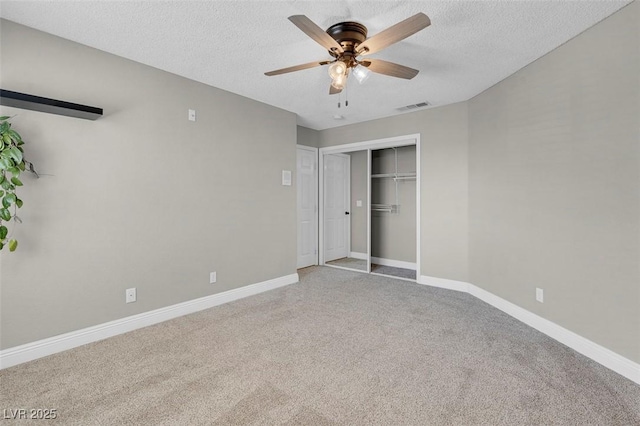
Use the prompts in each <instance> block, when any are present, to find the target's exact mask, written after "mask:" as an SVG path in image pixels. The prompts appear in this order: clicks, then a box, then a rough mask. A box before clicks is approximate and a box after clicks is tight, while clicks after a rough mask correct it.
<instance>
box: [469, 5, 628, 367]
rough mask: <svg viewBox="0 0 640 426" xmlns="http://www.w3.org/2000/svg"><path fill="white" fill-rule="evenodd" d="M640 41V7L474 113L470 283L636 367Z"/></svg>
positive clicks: (554, 56)
mask: <svg viewBox="0 0 640 426" xmlns="http://www.w3.org/2000/svg"><path fill="white" fill-rule="evenodd" d="M639 40H640V3H638V2H634V3H632V4H631V5H630V6H628V7H626V8H624V9H622V10H621V11H620V12H618V13H616V14H614V15H613V16H611V17H610V18H608V19H606V20H604V21H603V22H601V23H600V24H598V25H596V26H595V27H593V28H591V29H589V30H587V31H586V32H584V33H582V34H581V35H579V36H578V37H576V38H575V39H573V40H571V41H569V42H568V43H566V44H565V45H563V46H561V47H560V48H558V49H556V50H554V51H553V52H551V53H549V54H548V55H546V56H544V57H543V58H541V59H539V60H538V61H536V62H534V63H533V64H531V65H529V66H528V67H526V68H524V69H523V70H521V71H519V72H518V73H516V74H514V75H513V76H511V77H509V78H508V79H506V80H504V81H503V82H501V83H500V84H498V85H496V86H494V87H492V88H491V89H489V90H487V91H486V92H485V93H483V94H481V95H479V96H477V97H476V98H474V99H473V100H472V101H471V102H470V103H469V129H470V130H469V135H470V139H469V147H470V148H469V170H470V172H469V194H470V202H469V208H470V210H469V211H470V233H469V235H470V238H469V241H470V274H469V278H470V281H471V282H472V283H473V284H475V285H478V286H480V287H482V288H484V289H486V290H488V291H490V292H491V293H494V294H496V295H498V296H500V297H503V298H505V299H507V300H509V301H511V302H513V303H515V304H517V305H519V306H522V307H524V308H525V309H527V310H529V311H531V312H534V313H536V314H538V315H540V316H542V317H544V318H547V319H549V320H551V321H553V322H555V323H557V324H559V325H561V326H563V327H566V328H568V329H569V330H572V331H574V332H576V333H578V334H580V335H581V336H584V337H586V338H588V339H591V340H593V341H594V342H596V343H599V344H601V345H603V346H605V347H607V348H609V349H611V350H613V351H615V352H617V353H619V354H621V355H623V356H625V357H627V358H629V359H631V360H634V361H636V362H640V266H639V265H640V173H639V165H640V41H639ZM536 287H540V288H543V289H544V294H545V301H544V304H541V303H537V302H536V301H535V288H536Z"/></svg>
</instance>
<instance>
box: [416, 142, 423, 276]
mask: <svg viewBox="0 0 640 426" xmlns="http://www.w3.org/2000/svg"><path fill="white" fill-rule="evenodd" d="M415 138H416V278H417V277H419V276H420V272H421V271H420V265H421V262H422V259H421V257H420V256H421V253H422V251H421V249H420V246H421V244H422V233H421V232H422V230H421V227H420V223H421V221H422V216H421V214H422V212H421V210H420V209H421V204H422V201H421V197H422V193H421V192H420V191H421V189H420V182H421V181H422V174H421V173H422V158H421V157H420V156H421V154H420V133H416V134H415Z"/></svg>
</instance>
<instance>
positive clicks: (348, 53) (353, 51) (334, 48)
mask: <svg viewBox="0 0 640 426" xmlns="http://www.w3.org/2000/svg"><path fill="white" fill-rule="evenodd" d="M289 20H290V21H291V22H292V23H293V24H294V25H295V26H297V27H298V28H299V29H300V30H301V31H302V32H304V33H305V34H306V35H308V36H309V37H310V38H312V39H313V40H314V41H315V42H316V43H318V44H320V45H321V46H322V47H324V48H325V49H327V51H328V52H329V55H331V56H332V57H333V58H334V59H333V60H326V61H316V62H309V63H307V64H301V65H296V66H292V67H287V68H282V69H279V70H275V71H269V72H266V73H265V75H267V76H273V75H280V74H286V73H289V72H294V71H300V70H303V69H307V68H313V67H316V66H321V65H327V64H331V65H329V70H328V71H329V76H330V77H331V85H330V86H329V94H330V95H334V94H337V93H340V92H342V90H343V89H344V87H345V85H346V83H347V78H348V77H349V72H350V71H351V73H352V74H353V75H354V77H355V78H356V80H358V83H360V84H362V83H364V82H365V81H366V80H367V79H368V78H369V76H370V74H371V72H375V73H378V74H384V75H388V76H391V77H397V78H404V79H407V80H410V79H412V78H413V77H415V76H416V75H417V74H418V72H419V71H418V70H415V69H413V68H409V67H406V66H404V65H399V64H395V63H393V62H388V61H383V60H381V59H366V60H359V59H358V57H359V56H364V55H368V54H370V53H375V52H378V51H380V50H382V49H384V48H386V47H388V46H390V45H392V44H394V43H397V42H399V41H401V40H404V39H405V38H407V37H409V36H411V35H413V34H415V33H417V32H418V31H420V30H423V29H424V28H426V27H428V26H429V25H431V20H430V19H429V17H428V16H427V15H425V14H424V13H417V14H415V15H413V16H412V17H410V18H407V19H405V20H404V21H401V22H399V23H397V24H395V25H393V26H391V27H389V28H387V29H386V30H384V31H382V32H380V33H378V34H376V35H375V36H373V37H370V38H367V27H365V26H364V25H362V24H360V23H358V22H352V21H347V22H340V23H337V24H334V25H332V26H330V27H329V28H328V29H327V30H326V31H323V30H322V28H320V27H319V26H318V25H316V24H315V23H314V22H313V21H311V20H310V19H309V18H307V17H306V16H304V15H294V16H290V17H289Z"/></svg>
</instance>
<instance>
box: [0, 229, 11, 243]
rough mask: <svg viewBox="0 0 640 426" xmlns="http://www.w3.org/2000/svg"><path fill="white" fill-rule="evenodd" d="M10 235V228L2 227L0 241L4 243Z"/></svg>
mask: <svg viewBox="0 0 640 426" xmlns="http://www.w3.org/2000/svg"><path fill="white" fill-rule="evenodd" d="M8 233H9V228H7V227H6V226H0V240H2V241H4V239H5V238H7V234H8Z"/></svg>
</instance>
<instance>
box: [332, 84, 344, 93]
mask: <svg viewBox="0 0 640 426" xmlns="http://www.w3.org/2000/svg"><path fill="white" fill-rule="evenodd" d="M340 92H342V89H336V88H335V87H333V84H332V85H331V86H329V94H330V95H337V94H338V93H340Z"/></svg>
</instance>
